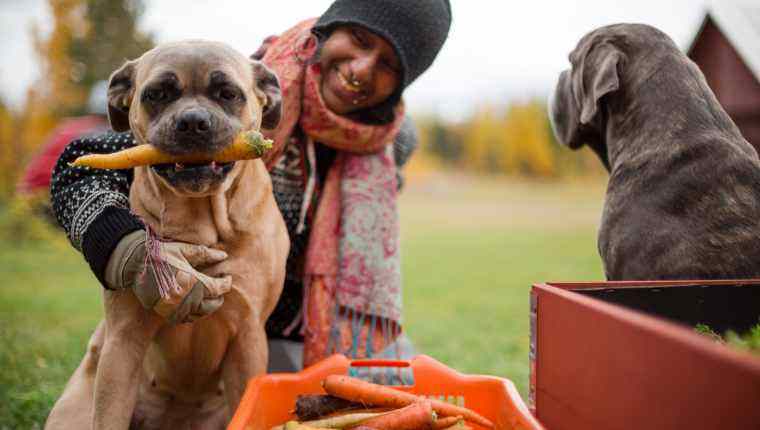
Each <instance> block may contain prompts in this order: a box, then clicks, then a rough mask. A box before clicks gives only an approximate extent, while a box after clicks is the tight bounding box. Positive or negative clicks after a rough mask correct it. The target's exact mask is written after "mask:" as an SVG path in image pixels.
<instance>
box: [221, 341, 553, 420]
mask: <svg viewBox="0 0 760 430" xmlns="http://www.w3.org/2000/svg"><path fill="white" fill-rule="evenodd" d="M367 367H369V368H373V369H375V368H390V369H386V370H385V371H390V372H399V373H401V372H402V371H404V372H408V369H405V368H409V369H411V375H413V378H414V385H405V386H398V387H396V386H394V388H397V389H400V390H403V391H408V392H412V393H414V394H419V395H425V396H431V397H435V398H441V399H446V400H448V401H454V402H456V403H459V404H462V405H463V406H465V407H467V408H470V409H472V410H474V411H476V412H478V413H479V414H481V415H483V416H485V417H486V418H488V419H489V420H491V421H492V422H493V423H494V425H495V428H496V430H509V429H519V430H529V429H543V427H542V426H541V425H540V424H539V423H538V421H537V420H536V419H535V418H534V417H533V416H532V415H531V414H530V412H529V411H528V408H527V407H526V406H525V403H523V401H522V398H520V394H519V393H518V392H517V389H516V388H515V385H514V384H513V383H512V381H510V380H508V379H504V378H497V377H494V376H480V375H464V374H461V373H459V372H457V371H455V370H453V369H451V368H449V367H447V366H445V365H443V364H442V363H439V362H438V361H436V360H434V359H432V358H430V357H428V356H425V355H418V356H417V357H415V358H414V359H412V360H411V361H398V360H353V361H352V360H349V359H348V358H346V357H345V356H343V355H333V356H332V357H329V358H327V359H325V360H323V361H321V362H319V363H317V364H315V365H313V366H311V367H309V368H307V369H304V370H303V371H301V372H298V373H280V374H277V373H275V374H269V375H262V376H259V377H256V378H253V379H251V380H250V381H249V382H248V388H247V389H246V391H245V394H244V395H243V399H242V400H241V401H240V406H239V407H238V410H237V412H236V413H235V416H234V417H233V418H232V422H231V423H230V425H229V427H227V428H228V430H269V429H270V428H272V427H273V426H276V425H279V424H282V423H284V422H286V421H288V420H291V419H294V415H293V414H292V413H291V411H292V410H293V408H294V406H295V401H296V397H297V396H298V395H299V394H323V393H324V391H323V390H322V386H321V382H322V380H323V379H324V378H325V377H326V376H327V375H335V374H337V375H345V374H350V373H355V372H356V371H357V370H359V368H367ZM394 368H395V369H394ZM471 425H472V426H473V427H474V428H475V429H483V427H480V426H477V425H473V424H471Z"/></svg>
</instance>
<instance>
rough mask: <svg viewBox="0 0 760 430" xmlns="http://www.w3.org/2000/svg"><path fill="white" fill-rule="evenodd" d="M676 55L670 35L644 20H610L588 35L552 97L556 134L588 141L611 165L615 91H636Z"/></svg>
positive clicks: (575, 143)
mask: <svg viewBox="0 0 760 430" xmlns="http://www.w3.org/2000/svg"><path fill="white" fill-rule="evenodd" d="M675 55H678V56H683V55H682V54H681V53H680V51H679V50H678V47H677V46H676V45H675V43H673V41H672V40H671V39H670V37H668V36H667V35H666V34H665V33H663V32H661V31H660V30H658V29H656V28H654V27H652V26H649V25H645V24H614V25H608V26H605V27H601V28H599V29H597V30H594V31H592V32H590V33H588V34H587V35H585V36H584V37H583V38H582V39H581V40H580V42H578V45H577V46H576V47H575V49H574V50H573V51H572V52H571V53H570V57H569V59H570V64H571V68H570V69H569V70H565V71H564V72H562V74H560V77H559V81H558V82H557V86H556V88H555V90H554V93H553V94H552V96H550V99H549V118H550V120H551V124H552V129H553V130H554V134H555V136H556V138H557V140H558V141H559V142H560V143H561V144H563V145H567V146H569V147H570V148H571V149H578V148H580V147H581V146H583V145H588V146H589V147H591V149H593V150H594V152H596V154H597V155H598V156H599V158H601V160H602V162H603V163H604V165H605V167H607V169H608V170H609V169H610V163H609V160H608V148H607V142H606V138H605V132H606V128H607V120H608V118H607V109H605V108H606V107H608V106H609V103H611V100H612V98H613V96H614V97H615V101H618V102H619V101H621V100H622V99H625V98H626V97H628V95H635V94H636V89H637V88H638V86H639V85H640V84H642V83H644V82H646V80H647V79H648V78H649V77H650V76H651V75H652V74H654V73H658V67H659V65H661V64H662V61H663V58H665V57H667V56H671V57H672V56H675ZM684 58H685V57H684ZM664 72H666V71H664ZM618 96H619V97H618ZM651 109H656V106H655V107H651Z"/></svg>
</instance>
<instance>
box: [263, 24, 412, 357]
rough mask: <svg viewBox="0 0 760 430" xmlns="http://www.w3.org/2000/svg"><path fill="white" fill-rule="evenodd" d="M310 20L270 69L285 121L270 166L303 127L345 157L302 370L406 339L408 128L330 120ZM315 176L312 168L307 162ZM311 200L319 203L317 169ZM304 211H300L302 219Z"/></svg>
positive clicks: (320, 211)
mask: <svg viewBox="0 0 760 430" xmlns="http://www.w3.org/2000/svg"><path fill="white" fill-rule="evenodd" d="M314 22H315V20H308V21H305V22H302V23H300V24H299V25H297V26H296V27H294V28H292V29H291V30H289V31H287V32H286V33H284V34H283V35H282V36H280V37H279V38H277V39H276V40H274V41H273V42H272V44H271V45H270V46H269V47H268V49H267V51H266V54H265V56H264V58H263V61H264V63H265V64H267V66H269V67H270V68H272V69H273V70H274V71H275V73H277V75H278V77H279V79H280V86H281V89H282V94H283V120H282V121H281V123H280V125H279V127H278V128H277V129H276V130H274V131H273V132H272V133H269V136H268V137H270V138H272V139H274V141H275V145H276V148H275V150H274V151H272V152H273V153H275V155H274V156H272V157H270V158H269V159H268V164H269V165H270V166H271V165H272V164H274V162H275V161H276V159H277V154H279V153H280V152H281V151H282V150H283V147H284V143H285V142H288V138H289V137H290V135H291V134H292V132H293V130H294V129H295V128H296V126H300V127H301V129H302V130H303V132H304V133H305V134H306V136H307V139H306V142H305V144H306V145H307V148H306V151H304V152H305V153H306V154H308V156H307V158H313V154H314V149H313V144H314V142H320V143H322V144H324V145H326V146H328V147H330V148H333V149H336V150H337V151H338V154H337V156H336V159H335V161H334V162H333V164H332V165H331V167H330V170H329V171H328V174H327V179H326V180H325V183H324V184H323V187H322V191H321V196H320V199H319V204H318V207H317V210H316V214H315V216H314V220H313V225H312V230H311V233H310V236H309V243H308V248H307V251H306V261H305V267H304V278H305V279H304V287H305V289H304V290H305V294H304V305H303V311H302V315H303V327H304V338H305V344H304V365H309V364H312V363H313V362H315V361H317V360H318V359H320V358H322V357H325V356H327V355H329V354H331V353H334V352H342V353H346V354H348V355H352V356H364V357H369V356H372V354H373V352H377V351H378V350H379V349H382V348H383V347H385V346H386V345H387V344H388V343H390V342H391V341H392V340H393V339H394V338H395V337H396V336H397V335H398V334H399V333H400V324H399V322H400V319H401V269H400V258H399V230H398V212H397V207H396V187H397V184H396V165H395V162H394V159H393V145H392V142H393V139H394V138H395V136H396V134H397V133H398V130H399V128H400V126H401V122H402V120H403V104H401V103H399V106H398V107H397V108H396V110H395V120H394V121H393V122H392V123H390V124H386V125H368V124H364V123H360V122H356V121H353V120H352V119H350V118H347V117H345V116H341V115H337V114H335V113H333V112H332V111H330V110H329V109H328V108H327V107H326V106H325V104H324V101H323V100H322V97H321V91H320V82H321V70H320V67H319V64H311V65H308V64H307V60H308V59H310V58H312V56H313V55H314V52H315V49H316V40H315V38H314V36H313V35H312V33H311V27H312V26H313V24H314ZM306 161H307V162H309V163H311V164H312V165H313V166H314V167H315V163H314V160H313V159H312V160H306ZM310 170H311V172H312V173H311V175H312V177H311V178H310V180H309V181H308V183H307V185H306V190H305V194H306V196H305V198H304V202H305V204H308V202H309V201H310V200H311V198H310V195H309V194H310V193H311V192H312V191H313V187H314V175H316V168H312V169H310ZM304 214H305V210H304V211H302V216H303V215H304Z"/></svg>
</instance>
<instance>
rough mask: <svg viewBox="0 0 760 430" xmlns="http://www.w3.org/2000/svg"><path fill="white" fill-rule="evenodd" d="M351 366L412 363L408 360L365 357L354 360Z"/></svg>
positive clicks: (403, 364) (384, 365) (404, 364)
mask: <svg viewBox="0 0 760 430" xmlns="http://www.w3.org/2000/svg"><path fill="white" fill-rule="evenodd" d="M350 366H351V367H410V366H411V363H409V362H408V361H406V360H382V359H377V358H365V359H359V360H352V361H351V364H350Z"/></svg>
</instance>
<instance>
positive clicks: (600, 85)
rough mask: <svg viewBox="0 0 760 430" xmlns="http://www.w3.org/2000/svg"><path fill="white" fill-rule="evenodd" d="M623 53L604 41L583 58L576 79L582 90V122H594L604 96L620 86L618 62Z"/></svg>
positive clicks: (585, 123) (586, 123)
mask: <svg viewBox="0 0 760 430" xmlns="http://www.w3.org/2000/svg"><path fill="white" fill-rule="evenodd" d="M622 58H623V53H622V52H621V51H620V50H619V49H618V48H617V47H616V46H614V45H613V44H612V43H609V42H602V43H599V44H598V45H596V46H594V47H593V48H592V49H591V50H589V51H588V53H587V54H586V55H585V56H584V57H583V58H582V59H581V64H580V70H579V71H580V73H578V74H577V75H576V76H575V79H577V80H580V82H578V83H577V85H578V88H579V89H580V90H581V91H580V92H579V94H581V100H580V102H581V116H580V121H581V124H584V125H588V124H591V123H592V122H594V120H595V119H596V116H597V113H598V112H599V101H600V100H601V99H602V97H604V96H606V95H607V94H610V93H612V92H614V91H617V90H618V89H619V88H620V76H619V74H618V64H619V63H620V62H621V59H622Z"/></svg>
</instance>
